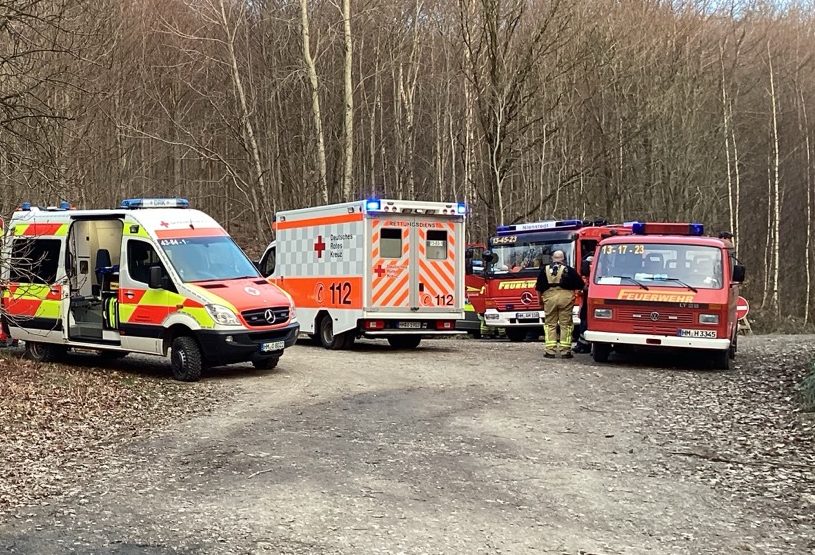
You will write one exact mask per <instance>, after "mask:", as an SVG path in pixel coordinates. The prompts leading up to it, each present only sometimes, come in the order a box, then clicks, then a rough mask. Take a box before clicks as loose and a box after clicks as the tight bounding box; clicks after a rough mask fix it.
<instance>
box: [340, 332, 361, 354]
mask: <svg viewBox="0 0 815 555" xmlns="http://www.w3.org/2000/svg"><path fill="white" fill-rule="evenodd" d="M340 335H343V336H344V337H345V345H343V347H342V348H343V349H352V348H353V347H354V342H355V341H356V340H357V337H356V335H355V334H354V331H353V330H351V331H347V332H345V333H343V334H340Z"/></svg>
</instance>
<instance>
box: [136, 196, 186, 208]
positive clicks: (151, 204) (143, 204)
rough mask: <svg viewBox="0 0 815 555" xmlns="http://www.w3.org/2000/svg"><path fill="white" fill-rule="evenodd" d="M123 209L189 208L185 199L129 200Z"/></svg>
mask: <svg viewBox="0 0 815 555" xmlns="http://www.w3.org/2000/svg"><path fill="white" fill-rule="evenodd" d="M120 207H121V208H125V209H128V210H130V209H134V208H189V207H190V201H188V200H187V199H185V198H129V199H125V200H123V201H122V204H121V205H120Z"/></svg>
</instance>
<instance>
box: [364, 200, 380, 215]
mask: <svg viewBox="0 0 815 555" xmlns="http://www.w3.org/2000/svg"><path fill="white" fill-rule="evenodd" d="M381 209H382V203H381V202H379V199H375V198H369V199H368V200H366V201H365V210H366V211H367V212H378V211H380V210H381Z"/></svg>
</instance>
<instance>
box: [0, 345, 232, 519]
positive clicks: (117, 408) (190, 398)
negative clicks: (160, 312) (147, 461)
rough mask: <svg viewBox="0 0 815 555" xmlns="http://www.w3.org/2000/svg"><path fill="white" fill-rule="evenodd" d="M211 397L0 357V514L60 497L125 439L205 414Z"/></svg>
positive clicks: (95, 371) (146, 379)
mask: <svg viewBox="0 0 815 555" xmlns="http://www.w3.org/2000/svg"><path fill="white" fill-rule="evenodd" d="M89 356H92V355H89ZM86 361H87V359H86ZM129 366H131V367H132V366H133V363H131V364H130V365H129ZM215 390H216V386H215V385H213V384H209V383H207V382H200V383H196V384H182V383H179V382H174V381H172V380H171V379H169V378H161V377H156V376H152V375H150V374H149V373H148V374H144V375H140V374H139V373H138V372H134V371H132V370H128V371H120V370H114V369H111V368H95V367H92V366H90V367H89V366H87V365H84V366H83V365H77V366H68V365H37V364H35V363H32V362H30V361H27V360H24V359H22V358H20V357H19V356H18V354H16V353H14V352H11V351H0V432H2V433H0V460H2V461H3V467H2V472H1V473H0V512H3V511H7V510H8V509H11V508H13V507H16V506H20V505H28V504H32V503H34V502H36V501H37V500H41V499H43V498H45V497H48V496H52V495H57V494H60V493H62V492H63V491H64V490H65V489H66V488H67V487H69V486H73V485H74V482H75V480H76V479H77V478H78V477H80V476H82V475H84V474H87V473H89V472H90V471H92V470H93V469H94V468H95V467H96V466H97V464H98V461H99V460H100V459H101V458H102V457H103V456H104V455H105V454H106V452H108V451H110V450H111V449H113V448H115V447H116V446H117V445H119V444H120V443H121V442H122V441H123V440H129V439H132V438H134V437H138V436H141V435H144V434H145V433H147V432H149V431H150V430H152V429H155V428H157V427H160V426H162V425H164V424H166V423H167V422H170V421H173V420H175V419H178V418H180V417H183V416H185V415H187V414H190V413H193V412H197V411H199V410H201V409H203V408H208V407H209V406H210V405H211V404H212V402H213V398H214V392H215Z"/></svg>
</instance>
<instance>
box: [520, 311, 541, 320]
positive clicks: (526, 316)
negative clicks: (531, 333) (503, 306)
mask: <svg viewBox="0 0 815 555" xmlns="http://www.w3.org/2000/svg"><path fill="white" fill-rule="evenodd" d="M538 317H539V316H538V313H537V312H519V313H518V314H517V316H516V318H518V319H519V320H531V319H533V318H534V319H536V320H537V319H538Z"/></svg>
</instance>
